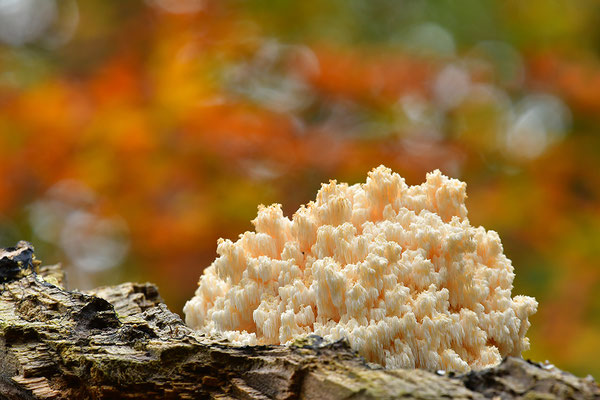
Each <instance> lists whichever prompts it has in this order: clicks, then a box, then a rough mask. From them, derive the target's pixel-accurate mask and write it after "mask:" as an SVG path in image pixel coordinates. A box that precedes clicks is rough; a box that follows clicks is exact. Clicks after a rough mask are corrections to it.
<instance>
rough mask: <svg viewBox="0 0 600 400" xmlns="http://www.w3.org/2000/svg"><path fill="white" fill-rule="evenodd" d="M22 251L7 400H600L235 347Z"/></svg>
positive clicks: (344, 350) (141, 300) (11, 318)
mask: <svg viewBox="0 0 600 400" xmlns="http://www.w3.org/2000/svg"><path fill="white" fill-rule="evenodd" d="M23 243H25V242H20V246H21V247H20V248H21V249H22V250H23V251H25V246H26V244H23ZM18 254H20V253H19V251H16V252H15V251H14V248H13V250H12V252H9V251H7V250H6V249H2V250H0V260H3V262H4V263H5V265H8V267H7V268H8V270H10V271H14V270H15V268H16V267H17V266H19V271H22V273H19V274H14V275H15V276H12V277H11V278H10V279H6V280H5V282H4V283H3V284H2V286H1V287H0V290H2V292H1V294H0V399H86V398H92V399H96V398H98V399H101V398H108V399H110V398H127V399H163V398H173V399H186V398H187V399H197V398H221V399H227V398H240V399H290V400H291V399H350V398H352V399H375V398H381V399H391V398H400V397H402V398H414V399H439V398H458V399H484V398H499V399H512V398H521V397H524V398H529V399H553V398H565V399H566V398H569V399H600V388H599V386H598V384H597V383H595V382H594V381H593V379H591V378H583V379H582V378H577V377H575V376H573V375H571V374H569V373H566V372H563V371H561V370H559V369H557V368H554V367H552V366H548V365H541V364H536V363H532V362H529V361H524V360H522V359H518V358H508V359H506V360H504V361H503V362H502V364H500V365H499V366H497V367H494V368H490V369H486V370H482V371H476V372H471V373H469V374H464V375H453V374H450V373H445V372H443V371H438V372H429V371H424V370H402V369H397V370H388V369H384V368H382V367H380V366H377V365H373V364H369V363H366V362H365V361H364V359H363V358H361V357H359V356H357V354H356V353H355V352H354V351H352V350H351V349H350V347H349V346H348V344H347V343H346V342H345V341H340V342H335V343H327V342H324V341H323V339H322V338H320V337H317V336H311V337H308V338H306V339H302V340H298V341H297V342H296V343H295V344H294V345H292V346H289V347H287V346H245V347H235V346H232V345H231V344H229V343H228V342H227V341H225V340H222V339H219V338H212V337H207V336H205V335H203V334H200V333H198V332H196V331H193V330H191V329H190V328H188V327H187V326H186V325H185V324H184V323H183V321H182V320H181V318H180V317H179V316H178V315H177V314H175V313H173V312H171V311H170V310H169V309H168V308H167V307H166V305H165V304H164V303H163V302H162V299H161V298H160V296H159V293H158V289H157V288H156V286H154V285H152V284H150V283H145V284H136V283H124V284H121V285H118V286H111V287H103V288H98V289H94V290H92V291H88V292H85V293H83V292H79V291H69V290H66V289H65V288H64V287H63V286H62V284H63V283H62V282H63V275H62V272H61V270H60V267H59V266H46V267H41V268H39V270H38V267H37V264H32V265H25V264H26V263H25V264H24V263H23V262H21V264H18V263H17V265H16V266H15V265H14V264H11V260H13V261H14V259H15V257H17V255H18ZM21 260H22V261H23V260H25V261H26V258H24V257H21ZM15 262H16V261H15ZM0 264H1V263H0ZM3 265H4V264H3ZM21 267H22V268H21ZM1 272H2V271H0V273H1Z"/></svg>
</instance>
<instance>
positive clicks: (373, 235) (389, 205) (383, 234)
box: [184, 166, 537, 371]
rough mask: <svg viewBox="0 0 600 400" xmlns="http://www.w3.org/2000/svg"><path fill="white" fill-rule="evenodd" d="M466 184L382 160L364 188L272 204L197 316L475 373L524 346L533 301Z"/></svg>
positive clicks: (203, 282)
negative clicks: (406, 172)
mask: <svg viewBox="0 0 600 400" xmlns="http://www.w3.org/2000/svg"><path fill="white" fill-rule="evenodd" d="M465 199H466V184H465V183H463V182H461V181H459V180H456V179H450V178H448V177H446V176H444V175H443V174H442V173H441V172H440V171H439V170H436V171H433V172H431V173H429V174H427V179H426V181H425V183H423V184H421V185H416V186H408V185H406V183H405V181H404V179H403V178H402V177H401V176H400V175H398V174H396V173H393V172H392V171H391V170H390V169H388V168H386V167H384V166H380V167H378V168H375V169H374V170H372V171H371V172H370V173H369V175H368V177H367V180H366V183H364V184H356V185H348V184H346V183H338V182H336V181H330V182H329V183H328V184H323V185H322V187H321V189H320V190H319V192H318V193H317V197H316V200H315V201H314V202H309V203H308V204H307V205H306V206H301V207H300V209H299V210H298V211H297V212H296V213H295V214H294V215H293V217H292V219H291V220H290V219H289V218H287V217H285V216H284V215H283V213H282V210H281V206H280V205H278V204H274V205H271V206H269V207H264V206H259V208H258V216H257V217H256V219H254V220H253V221H252V223H253V224H254V227H255V231H254V232H245V233H243V234H242V235H240V237H239V239H238V240H237V241H235V242H232V241H231V240H223V239H220V240H219V244H218V247H217V253H218V255H219V256H218V257H217V259H216V260H215V261H214V262H213V263H212V265H210V266H209V267H208V268H206V269H205V270H204V272H203V274H202V276H201V277H200V281H199V286H198V289H197V290H196V293H195V296H194V297H193V298H192V299H191V300H189V301H188V302H187V303H186V305H185V307H184V313H185V317H186V323H187V324H188V325H189V326H191V327H193V328H195V329H199V330H202V331H204V332H206V333H208V334H212V335H221V336H222V337H225V338H227V339H229V340H230V341H231V342H232V343H233V344H236V345H257V344H286V343H291V342H292V341H293V340H295V339H297V338H298V337H300V336H303V335H307V334H317V335H320V336H322V337H323V338H325V339H328V340H337V339H341V338H346V339H347V340H348V341H349V343H350V345H351V346H352V348H354V349H355V350H357V351H358V352H359V353H360V354H361V355H363V356H364V357H365V358H366V359H367V360H369V361H372V362H377V363H379V364H381V365H383V366H385V367H388V368H426V369H431V370H445V371H449V370H452V371H468V370H470V369H472V368H475V369H477V368H483V367H489V366H492V365H495V364H498V363H499V362H500V361H501V359H502V357H504V356H508V355H512V356H520V354H521V352H522V351H524V350H527V349H528V348H529V340H528V339H527V338H526V337H525V334H526V332H527V329H528V328H529V326H530V323H529V319H528V318H529V316H531V315H532V314H533V313H535V312H536V309H537V302H536V300H535V299H534V298H532V297H527V296H516V297H514V298H511V290H512V283H513V279H514V277H515V274H514V272H513V271H514V270H513V266H512V264H511V261H510V260H509V259H508V258H507V257H506V256H505V255H504V254H503V249H502V243H501V242H500V238H499V236H498V234H497V233H496V232H494V231H486V230H485V229H484V228H482V227H473V226H471V224H470V223H469V220H468V218H467V209H466V207H465Z"/></svg>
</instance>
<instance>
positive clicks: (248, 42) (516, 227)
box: [0, 0, 600, 379]
mask: <svg viewBox="0 0 600 400" xmlns="http://www.w3.org/2000/svg"><path fill="white" fill-rule="evenodd" d="M379 164H385V165H387V166H388V167H390V168H392V169H393V170H394V171H396V172H398V173H400V174H401V175H402V176H403V177H405V178H406V180H407V183H409V184H420V183H421V182H422V181H423V180H424V179H425V174H426V172H428V171H430V170H433V169H435V168H439V169H441V170H442V171H443V172H444V173H445V174H447V175H450V176H452V177H456V178H459V179H461V180H463V181H466V182H467V183H468V196H469V197H468V201H467V203H468V204H467V206H468V210H469V218H470V220H471V223H472V224H473V225H476V226H478V225H483V226H484V227H485V228H487V229H493V230H496V231H497V232H499V234H500V237H501V238H502V241H503V244H504V249H505V253H506V254H507V255H508V257H509V258H511V259H512V260H513V264H514V266H515V269H516V274H517V277H516V280H515V289H514V291H513V294H527V295H531V296H535V297H536V298H537V299H538V301H539V303H540V306H539V311H538V313H537V314H536V315H535V316H534V317H533V321H532V322H533V325H532V327H531V329H530V333H529V335H528V336H529V337H530V339H531V343H532V346H531V350H530V351H529V352H527V353H525V354H524V356H525V357H529V358H532V359H534V360H538V361H544V360H546V359H547V360H551V361H552V362H553V363H555V364H556V365H558V366H559V367H561V368H565V369H568V370H570V371H572V372H574V373H576V374H578V375H581V376H585V375H587V374H592V375H594V376H595V377H596V378H597V379H598V378H600V295H599V294H598V293H599V291H600V261H599V260H600V4H599V3H598V2H596V1H593V0H552V1H548V0H530V1H527V2H524V1H520V0H498V1H492V0H460V1H459V0H431V1H423V0H419V1H416V0H415V1H411V0H323V1H320V2H310V1H308V2H304V1H302V2H297V1H289V0H246V1H241V0H240V1H236V0H231V1H223V0H221V1H216V0H146V1H139V0H138V1H121V2H118V1H113V2H107V1H103V0H86V1H76V0H60V1H58V0H43V1H42V0H0V172H1V179H0V245H2V246H9V245H13V244H14V243H15V242H16V241H17V240H19V239H26V240H29V241H31V242H32V243H33V244H34V245H35V247H36V250H37V254H38V258H40V259H42V260H43V261H44V262H45V263H55V262H59V261H60V262H62V263H63V265H64V266H65V268H66V269H67V270H68V274H69V275H68V279H69V286H70V287H71V288H80V289H86V288H91V287H95V286H98V285H106V284H115V283H119V282H122V281H126V280H134V281H152V282H155V283H157V284H158V285H159V287H160V290H161V294H162V295H163V297H164V298H165V300H166V301H167V303H168V305H169V306H170V307H171V309H173V310H175V311H177V312H181V308H182V306H183V304H184V302H185V301H186V300H187V299H188V298H190V297H191V296H192V294H193V292H194V290H195V287H196V282H197V279H198V277H199V276H200V273H201V272H202V270H203V268H204V267H206V266H208V265H209V264H210V263H211V262H212V260H213V259H214V258H215V256H216V254H215V249H216V242H217V239H218V238H219V237H226V238H231V239H235V238H237V235H238V234H240V233H242V232H244V231H246V230H248V229H251V224H250V220H251V219H253V218H254V216H255V215H256V207H257V205H258V204H261V203H263V204H270V203H273V202H277V203H281V204H283V209H284V212H285V213H286V215H288V216H290V217H291V215H292V214H293V212H294V211H295V210H296V209H297V208H298V206H299V205H300V204H303V203H306V202H308V201H310V200H311V199H314V197H315V193H316V191H317V190H318V189H319V187H320V184H321V182H327V181H328V180H329V179H330V178H335V179H338V180H342V181H347V182H350V183H356V182H363V181H364V180H365V178H366V173H367V172H368V171H369V170H370V169H372V168H373V167H375V166H378V165H379Z"/></svg>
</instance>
